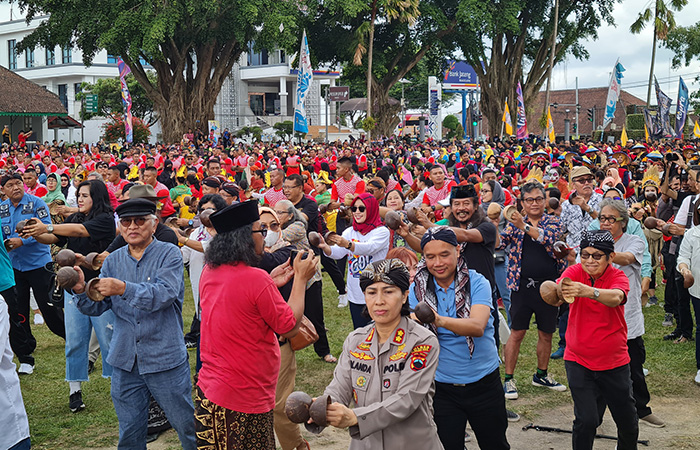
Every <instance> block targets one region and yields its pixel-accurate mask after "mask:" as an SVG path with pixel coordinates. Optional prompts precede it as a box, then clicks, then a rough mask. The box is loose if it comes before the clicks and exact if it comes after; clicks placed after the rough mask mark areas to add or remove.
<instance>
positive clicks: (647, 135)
mask: <svg viewBox="0 0 700 450" xmlns="http://www.w3.org/2000/svg"><path fill="white" fill-rule="evenodd" d="M644 142H646V143H647V144H648V143H649V128H647V124H646V123H645V124H644Z"/></svg>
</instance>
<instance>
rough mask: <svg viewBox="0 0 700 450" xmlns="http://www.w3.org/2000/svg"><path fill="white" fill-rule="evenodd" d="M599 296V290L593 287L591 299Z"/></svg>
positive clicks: (596, 298)
mask: <svg viewBox="0 0 700 450" xmlns="http://www.w3.org/2000/svg"><path fill="white" fill-rule="evenodd" d="M598 297H600V291H599V290H598V289H597V288H593V300H598Z"/></svg>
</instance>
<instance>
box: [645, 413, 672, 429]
mask: <svg viewBox="0 0 700 450" xmlns="http://www.w3.org/2000/svg"><path fill="white" fill-rule="evenodd" d="M639 420H641V421H643V422H644V423H646V424H647V425H649V426H650V427H654V428H663V427H665V426H666V422H664V421H663V420H661V419H659V418H658V417H656V416H655V415H654V414H653V413H652V414H649V415H648V416H644V417H640V418H639Z"/></svg>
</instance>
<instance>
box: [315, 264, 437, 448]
mask: <svg viewBox="0 0 700 450" xmlns="http://www.w3.org/2000/svg"><path fill="white" fill-rule="evenodd" d="M360 286H361V288H362V291H363V292H364V294H365V301H366V302H367V312H368V313H369V315H370V317H371V318H372V319H373V320H374V322H372V323H370V324H369V325H367V326H365V327H363V328H358V329H357V330H355V331H353V332H352V333H350V335H349V336H348V337H347V339H345V344H344V345H343V352H342V354H341V355H340V359H339V361H338V366H337V367H336V369H335V372H334V374H333V381H332V382H331V384H330V385H329V386H328V387H327V388H326V391H325V394H328V395H330V396H331V399H332V401H333V403H332V404H331V405H330V406H329V407H328V410H327V419H328V423H329V424H330V425H333V426H335V427H338V428H345V427H349V431H350V436H351V437H352V438H353V439H352V443H351V444H350V450H360V449H368V450H369V449H372V450H379V449H400V448H420V449H421V450H442V449H443V446H442V444H441V443H440V439H439V438H438V434H437V426H436V425H435V422H434V421H433V400H432V397H433V394H434V392H435V382H434V377H435V370H436V369H437V364H438V354H439V345H438V340H437V337H436V336H435V335H434V334H433V333H432V332H430V330H427V329H426V328H424V327H422V326H420V325H419V324H417V323H416V322H414V321H413V320H411V319H410V318H409V317H408V315H409V311H410V310H409V307H408V289H409V273H408V269H407V268H406V266H405V265H404V264H403V263H402V262H401V261H399V260H398V259H387V260H383V261H377V262H373V263H372V264H370V265H369V266H367V267H366V268H365V269H364V270H363V272H362V274H361V278H360ZM350 403H354V404H355V407H354V409H350V408H348V405H350Z"/></svg>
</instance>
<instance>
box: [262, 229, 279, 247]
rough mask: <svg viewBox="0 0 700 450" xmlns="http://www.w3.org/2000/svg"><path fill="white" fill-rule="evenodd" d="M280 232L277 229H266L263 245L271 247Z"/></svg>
mask: <svg viewBox="0 0 700 450" xmlns="http://www.w3.org/2000/svg"><path fill="white" fill-rule="evenodd" d="M279 237H280V234H279V232H278V231H272V230H267V235H266V236H265V247H272V246H273V245H275V244H276V243H277V241H278V240H279Z"/></svg>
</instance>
